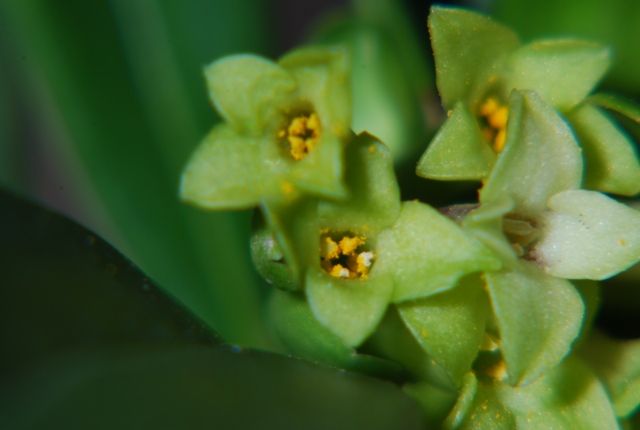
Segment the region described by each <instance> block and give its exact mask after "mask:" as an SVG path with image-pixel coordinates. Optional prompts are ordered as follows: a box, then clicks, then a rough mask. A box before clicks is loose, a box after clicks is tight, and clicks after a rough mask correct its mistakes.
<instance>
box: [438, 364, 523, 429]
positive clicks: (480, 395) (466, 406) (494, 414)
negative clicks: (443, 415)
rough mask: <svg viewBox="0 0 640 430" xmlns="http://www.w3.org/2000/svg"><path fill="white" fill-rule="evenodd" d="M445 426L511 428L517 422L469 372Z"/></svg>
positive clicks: (451, 427)
mask: <svg viewBox="0 0 640 430" xmlns="http://www.w3.org/2000/svg"><path fill="white" fill-rule="evenodd" d="M443 427H444V428H445V429H447V430H467V429H468V430H471V429H492V430H511V429H514V428H516V422H515V418H514V417H513V415H512V414H511V412H510V411H509V409H507V408H506V407H505V406H504V405H503V404H502V402H500V400H499V399H498V398H497V397H496V395H495V394H494V393H493V392H492V391H491V390H490V389H487V388H486V387H485V386H484V385H483V384H480V383H479V382H478V379H477V378H476V375H475V374H474V373H472V372H469V373H467V374H466V375H465V377H464V384H463V386H462V391H461V392H460V396H459V397H458V402H457V403H456V405H455V406H454V408H453V410H452V411H451V413H450V414H449V416H448V417H447V419H446V421H445V422H444V426H443Z"/></svg>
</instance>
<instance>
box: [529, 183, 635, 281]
mask: <svg viewBox="0 0 640 430" xmlns="http://www.w3.org/2000/svg"><path fill="white" fill-rule="evenodd" d="M549 209H551V211H547V212H545V213H544V214H543V215H542V218H541V223H542V224H543V228H542V237H541V238H540V239H539V242H538V243H537V244H536V245H535V248H534V249H533V257H534V259H535V260H536V261H537V262H539V264H541V265H542V266H543V267H544V268H545V270H546V271H547V273H549V274H551V275H553V276H560V277H563V278H572V279H584V278H586V279H605V278H608V277H610V276H613V275H615V274H616V273H618V272H621V271H623V270H625V269H626V268H628V267H629V266H631V265H633V264H635V263H637V262H638V260H640V212H638V211H637V210H635V209H632V208H630V207H628V206H625V205H623V204H622V203H618V202H617V201H615V200H613V199H611V198H609V197H607V196H605V195H604V194H601V193H597V192H595V191H586V190H571V191H565V192H563V193H559V194H556V195H555V196H553V197H552V198H551V199H550V200H549Z"/></svg>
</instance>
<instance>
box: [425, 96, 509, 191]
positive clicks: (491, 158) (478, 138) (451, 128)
mask: <svg viewBox="0 0 640 430" xmlns="http://www.w3.org/2000/svg"><path fill="white" fill-rule="evenodd" d="M495 162H496V154H495V152H493V150H492V149H491V148H490V146H489V145H488V144H487V142H486V141H485V140H484V138H483V137H482V135H481V133H480V128H479V126H478V123H477V121H476V118H475V116H474V115H473V114H472V113H471V112H469V108H468V107H467V106H466V105H465V104H464V103H463V102H458V103H456V105H455V107H454V108H453V111H451V113H450V115H449V118H447V120H446V122H445V123H444V124H443V125H442V127H440V129H439V130H438V133H437V134H436V136H435V137H434V138H433V140H432V141H431V143H430V144H429V146H428V147H427V151H426V152H425V153H424V154H423V155H422V157H421V158H420V161H419V162H418V167H417V169H416V172H417V174H418V176H422V177H423V178H432V179H439V180H465V179H466V180H480V179H483V178H485V177H486V176H488V175H489V173H490V172H491V168H492V167H493V165H494V163H495Z"/></svg>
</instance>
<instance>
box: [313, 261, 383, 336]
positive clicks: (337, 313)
mask: <svg viewBox="0 0 640 430" xmlns="http://www.w3.org/2000/svg"><path fill="white" fill-rule="evenodd" d="M374 264H375V263H374ZM374 269H375V267H374ZM392 293H393V278H392V277H391V276H390V275H389V274H380V275H376V272H375V271H374V270H372V272H371V274H370V276H369V277H368V278H367V279H341V278H337V277H333V276H331V275H329V274H328V273H327V272H325V271H324V270H323V269H316V268H311V269H309V271H308V273H307V279H306V294H307V298H308V300H309V304H310V305H311V309H312V310H313V313H314V315H315V316H316V318H317V319H318V321H320V322H321V323H322V324H323V325H325V326H326V327H327V328H328V329H329V330H331V332H333V333H334V334H335V335H336V336H338V337H339V338H340V339H342V341H343V342H344V343H345V344H347V345H349V346H358V345H360V344H361V343H362V342H363V341H364V340H365V339H366V338H367V337H368V336H369V335H371V333H372V332H373V331H374V330H375V328H376V326H377V325H378V323H379V322H380V320H381V319H382V317H383V316H384V313H385V311H386V310H387V305H388V304H389V301H390V299H391V294H392Z"/></svg>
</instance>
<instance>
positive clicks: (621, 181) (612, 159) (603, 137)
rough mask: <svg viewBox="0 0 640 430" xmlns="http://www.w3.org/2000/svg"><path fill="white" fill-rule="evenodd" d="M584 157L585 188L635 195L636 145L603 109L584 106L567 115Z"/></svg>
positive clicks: (639, 186)
mask: <svg viewBox="0 0 640 430" xmlns="http://www.w3.org/2000/svg"><path fill="white" fill-rule="evenodd" d="M568 119H569V121H571V125H572V126H573V130H574V131H575V132H576V135H577V136H578V140H579V141H580V145H581V146H582V149H583V150H584V157H585V180H584V186H585V187H586V188H590V189H594V190H598V191H604V192H608V193H615V194H622V195H625V196H634V195H636V194H638V193H639V192H640V161H638V154H637V152H636V150H635V145H634V143H633V142H632V141H631V140H630V139H629V138H628V137H627V135H626V134H625V133H624V132H622V130H621V129H620V128H619V127H618V126H617V125H616V123H615V122H614V121H613V120H612V119H611V118H609V116H608V115H607V114H605V113H604V112H603V111H602V109H600V108H598V107H596V106H593V105H592V104H590V103H584V104H583V105H581V106H579V107H578V108H576V109H574V110H573V111H572V112H570V113H569V114H568Z"/></svg>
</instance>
